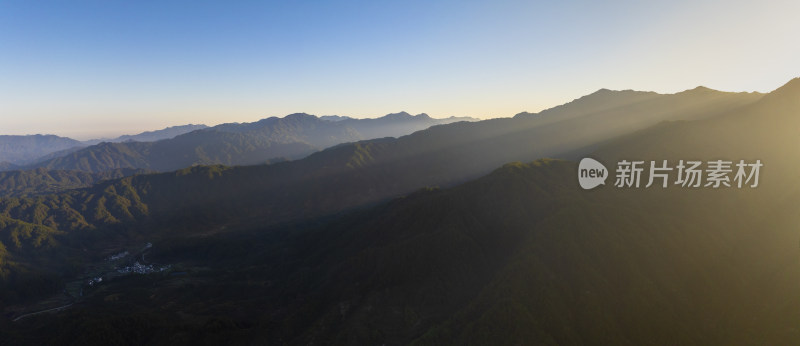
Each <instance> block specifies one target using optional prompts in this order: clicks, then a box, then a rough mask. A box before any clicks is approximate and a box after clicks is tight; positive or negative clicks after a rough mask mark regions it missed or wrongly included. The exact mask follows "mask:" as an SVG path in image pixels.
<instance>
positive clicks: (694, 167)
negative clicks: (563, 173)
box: [578, 158, 764, 190]
mask: <svg viewBox="0 0 800 346" xmlns="http://www.w3.org/2000/svg"><path fill="white" fill-rule="evenodd" d="M763 166H764V164H763V163H761V160H756V161H755V162H745V161H744V160H739V162H735V161H725V160H713V161H707V162H702V161H690V160H686V161H685V160H680V161H678V162H677V164H674V163H673V164H672V165H671V164H670V163H669V162H668V161H667V160H661V161H660V162H659V161H649V162H648V161H628V160H622V161H620V162H617V166H616V167H617V168H616V171H615V173H614V176H615V179H614V187H617V188H639V187H641V186H642V185H644V188H649V187H651V186H654V185H657V186H661V187H662V188H666V187H668V186H669V185H670V184H672V185H677V186H680V187H689V188H700V187H704V188H712V189H718V188H723V187H736V188H742V187H750V188H755V187H758V179H759V175H760V174H759V173H760V171H761V167H763ZM643 173H644V174H643ZM647 173H649V174H647ZM608 175H609V171H608V170H607V169H606V167H605V166H603V164H602V163H600V162H597V161H596V160H594V159H590V158H585V159H583V160H581V162H580V164H579V165H578V182H579V183H580V185H581V187H582V188H583V189H585V190H589V189H593V188H595V187H597V186H598V185H605V180H606V178H607V177H608ZM643 175H646V179H644V178H642V176H643ZM643 181H644V182H646V184H644V183H643Z"/></svg>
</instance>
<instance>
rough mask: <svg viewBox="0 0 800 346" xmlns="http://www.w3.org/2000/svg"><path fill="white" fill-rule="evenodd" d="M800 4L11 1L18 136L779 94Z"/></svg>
mask: <svg viewBox="0 0 800 346" xmlns="http://www.w3.org/2000/svg"><path fill="white" fill-rule="evenodd" d="M798 13H800V3H798V2H797V1H761V2H753V1H747V2H745V1H729V2H725V4H724V5H721V4H719V2H718V1H703V0H701V1H661V2H644V1H610V2H599V1H566V2H564V1H558V2H556V1H541V2H538V1H468V0H467V1H449V0H447V1H198V0H195V1H169V0H165V1H114V0H103V1H29V0H21V1H18V0H0V134H34V133H52V134H58V135H62V136H70V137H73V138H78V139H88V138H97V137H112V136H117V135H120V134H123V133H136V132H141V131H145V130H154V129H158V128H163V127H166V126H170V125H179V124H187V123H204V124H208V125H214V124H219V123H223V122H248V121H255V120H258V119H261V118H265V117H269V116H284V115H286V114H290V113H295V112H306V113H310V114H315V115H330V114H338V115H347V116H353V117H376V116H381V115H384V114H387V113H392V112H398V111H402V110H404V111H408V112H410V113H413V114H416V113H422V112H425V113H428V114H430V115H431V116H433V117H447V116H473V117H478V118H490V117H508V116H512V115H514V114H516V113H518V112H521V111H530V112H535V111H539V110H542V109H545V108H549V107H553V106H556V105H559V104H563V103H565V102H568V101H571V100H573V99H575V98H578V97H580V96H583V95H586V94H589V93H591V92H593V91H595V90H597V89H600V88H609V89H635V90H651V91H657V92H662V93H672V92H677V91H681V90H685V89H691V88H694V87H695V86H698V85H704V86H707V87H710V88H713V89H718V90H725V91H761V92H768V91H771V90H773V89H775V88H778V87H780V86H781V85H782V84H784V83H785V82H787V81H789V80H790V79H791V78H794V77H798V76H800V64H798V63H797V62H798V61H800V45H798V44H797V34H798V33H800V21H799V20H797V14H798Z"/></svg>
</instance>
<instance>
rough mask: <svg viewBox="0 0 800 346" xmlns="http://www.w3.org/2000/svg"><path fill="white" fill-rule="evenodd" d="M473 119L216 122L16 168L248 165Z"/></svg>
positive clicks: (75, 150) (403, 116)
mask: <svg viewBox="0 0 800 346" xmlns="http://www.w3.org/2000/svg"><path fill="white" fill-rule="evenodd" d="M474 120H475V119H471V118H456V117H451V118H446V119H433V118H431V117H429V116H428V115H426V114H419V115H416V116H412V115H410V114H408V113H405V112H401V113H396V114H389V115H386V116H384V117H381V118H377V119H346V120H342V121H328V120H322V119H320V118H317V117H315V116H313V115H308V114H304V113H297V114H290V115H288V116H286V117H284V118H277V117H271V118H267V119H263V120H260V121H257V122H253V123H241V124H240V123H229V124H221V125H217V126H214V127H210V128H200V129H199V130H193V131H190V130H191V129H194V128H196V127H197V125H186V126H181V127H174V128H167V129H164V130H161V131H156V132H155V133H153V132H149V133H148V132H145V133H142V134H139V135H136V136H123V137H120V138H118V141H116V142H101V143H98V144H95V145H91V146H89V147H85V148H80V147H71V148H69V149H66V150H62V151H59V152H54V153H50V155H49V156H44V157H41V158H39V159H38V160H37V162H35V163H32V164H28V165H25V166H22V167H16V168H17V169H34V168H47V169H56V170H75V171H82V172H89V173H100V172H103V171H106V170H113V169H119V168H133V169H146V170H155V171H171V170H176V169H181V168H185V167H189V166H192V165H210V164H225V165H252V164H259V163H267V162H274V161H282V160H287V159H297V158H301V157H304V156H307V155H309V154H311V153H313V152H315V151H318V150H321V149H324V148H327V147H330V146H333V145H336V144H340V143H344V142H355V141H358V140H363V139H372V138H381V137H396V136H401V135H406V134H409V133H411V132H414V131H418V130H422V129H425V128H428V127H430V126H433V125H437V124H447V123H451V122H458V121H474ZM181 132H186V133H182V134H179V135H177V136H174V137H170V138H166V139H162V140H157V141H153V142H139V141H131V140H136V139H148V138H160V137H163V136H166V135H173V134H176V133H181ZM123 139H125V141H122V140H123Z"/></svg>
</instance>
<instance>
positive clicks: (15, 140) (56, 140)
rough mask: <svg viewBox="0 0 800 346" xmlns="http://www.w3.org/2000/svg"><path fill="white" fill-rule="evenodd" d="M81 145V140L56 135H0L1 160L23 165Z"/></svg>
mask: <svg viewBox="0 0 800 346" xmlns="http://www.w3.org/2000/svg"><path fill="white" fill-rule="evenodd" d="M79 146H82V144H81V142H79V141H76V140H74V139H71V138H66V137H59V136H55V135H29V136H9V135H0V162H4V161H5V162H8V163H11V164H14V165H17V166H21V165H24V164H27V163H30V162H32V161H34V160H35V159H36V158H38V157H40V156H44V155H47V154H50V153H53V152H56V151H60V150H64V149H69V148H73V147H79ZM3 168H4V167H0V169H3Z"/></svg>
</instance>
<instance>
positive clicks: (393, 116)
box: [383, 111, 413, 120]
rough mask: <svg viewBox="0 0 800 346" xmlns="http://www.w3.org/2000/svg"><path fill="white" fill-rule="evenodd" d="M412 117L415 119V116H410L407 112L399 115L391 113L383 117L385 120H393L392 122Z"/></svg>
mask: <svg viewBox="0 0 800 346" xmlns="http://www.w3.org/2000/svg"><path fill="white" fill-rule="evenodd" d="M412 117H413V115H411V114H408V112H405V111H403V112H399V113H390V114H386V115H384V116H383V118H384V119H392V120H394V119H398V120H399V119H409V118H412Z"/></svg>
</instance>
